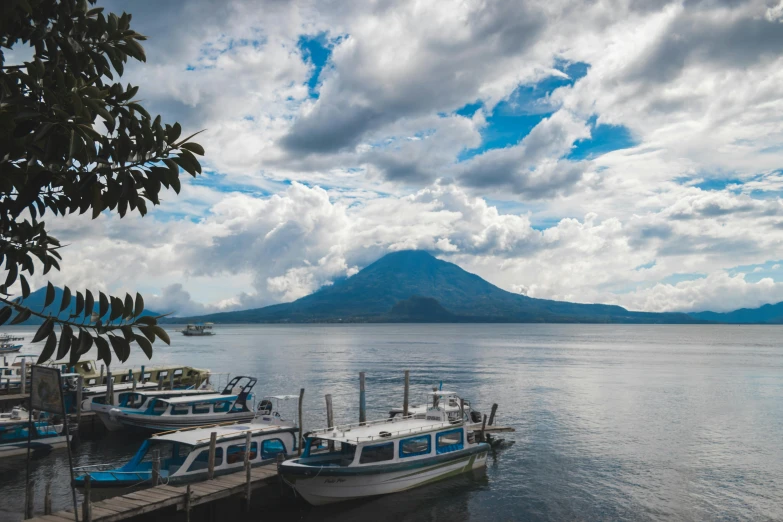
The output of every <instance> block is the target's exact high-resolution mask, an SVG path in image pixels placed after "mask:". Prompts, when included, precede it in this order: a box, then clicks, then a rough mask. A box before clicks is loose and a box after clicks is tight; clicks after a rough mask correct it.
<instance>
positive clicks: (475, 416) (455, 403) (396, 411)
mask: <svg viewBox="0 0 783 522" xmlns="http://www.w3.org/2000/svg"><path fill="white" fill-rule="evenodd" d="M427 396H428V398H429V400H428V402H427V403H426V404H417V405H412V406H409V407H408V415H410V416H412V417H414V418H424V417H425V416H426V414H427V410H428V409H429V408H430V407H432V405H433V402H434V401H433V399H434V398H436V399H437V403H438V407H439V408H441V409H442V410H443V411H445V412H446V415H447V416H448V418H449V420H450V421H452V422H462V421H465V422H474V423H475V422H481V413H480V412H478V411H476V410H474V409H473V408H472V407H471V404H470V401H469V400H467V399H460V397H459V396H458V395H457V393H456V392H452V391H442V390H436V391H431V392H428V393H427ZM460 401H462V404H463V405H464V418H462V419H461V418H460V417H461V416H462V415H461V410H462V409H461V407H460ZM402 414H403V409H402V407H399V408H392V409H391V410H389V417H390V418H394V417H396V416H398V415H399V416H400V417H401V416H402Z"/></svg>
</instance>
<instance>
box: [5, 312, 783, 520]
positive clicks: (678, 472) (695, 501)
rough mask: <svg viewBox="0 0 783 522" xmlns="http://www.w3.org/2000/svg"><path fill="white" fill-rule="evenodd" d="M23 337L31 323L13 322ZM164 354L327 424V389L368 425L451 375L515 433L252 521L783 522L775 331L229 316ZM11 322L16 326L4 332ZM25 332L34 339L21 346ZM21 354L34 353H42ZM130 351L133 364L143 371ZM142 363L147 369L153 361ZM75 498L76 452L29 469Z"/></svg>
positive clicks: (88, 447) (11, 480)
mask: <svg viewBox="0 0 783 522" xmlns="http://www.w3.org/2000/svg"><path fill="white" fill-rule="evenodd" d="M19 330H20V331H29V332H31V330H30V329H29V328H28V329H26V330H25V329H19ZM171 330H172V331H171V337H172V345H171V346H170V347H166V346H165V345H163V346H157V345H156V346H157V348H156V351H155V358H154V360H155V362H156V363H161V364H162V363H169V362H171V363H187V364H191V365H193V366H198V367H202V368H210V369H212V370H213V371H215V372H230V373H231V374H248V375H254V376H257V377H258V378H259V383H258V386H257V389H256V392H257V393H258V394H281V393H290V394H296V393H298V391H299V388H300V387H304V388H305V389H306V392H305V402H304V404H305V429H312V428H316V427H322V426H325V424H326V421H325V417H326V414H325V408H324V394H327V393H331V394H332V396H333V398H334V410H335V416H336V417H337V420H338V421H341V422H356V421H357V420H358V403H359V396H358V373H359V372H360V371H365V372H366V374H367V404H368V409H369V410H370V413H368V416H369V417H370V418H374V417H385V416H386V415H387V411H388V409H389V407H390V406H392V405H397V404H400V403H401V402H402V386H403V370H405V369H409V370H411V384H412V394H413V396H414V398H416V399H419V398H422V399H423V396H424V393H425V391H426V390H427V388H428V387H430V386H432V385H433V384H437V383H438V382H440V381H443V382H444V388H449V389H454V390H456V391H458V392H460V393H461V394H462V395H463V396H464V397H466V398H469V399H471V400H472V402H473V404H474V407H478V409H480V410H482V411H484V412H488V411H489V407H490V405H491V404H492V403H493V402H497V403H498V404H499V405H500V408H499V410H498V422H499V423H501V424H504V425H509V426H513V427H515V428H516V430H517V431H516V433H513V434H509V435H508V437H507V438H508V439H513V440H515V441H516V444H514V445H513V446H510V447H508V448H506V449H503V450H500V451H497V452H496V453H495V454H494V455H493V456H492V457H491V458H490V461H489V468H488V470H487V474H486V477H483V478H472V477H463V478H458V479H454V480H450V481H445V482H441V483H438V484H435V485H433V486H429V487H426V488H422V489H418V490H413V491H410V492H407V493H401V494H397V495H391V496H387V497H383V498H379V499H373V500H369V501H360V502H352V503H348V504H342V505H337V506H330V507H327V508H311V507H309V506H307V505H306V504H305V503H304V502H302V501H301V500H299V499H296V498H293V497H292V496H290V495H288V496H286V497H285V498H284V499H282V500H277V501H276V502H275V505H274V507H273V508H265V507H259V508H258V510H257V512H255V513H253V514H252V515H251V516H245V518H244V519H245V520H261V519H263V520H271V519H277V518H279V519H286V520H335V521H336V520H340V521H343V522H344V521H352V520H368V519H371V520H373V521H374V522H381V521H386V520H393V521H399V520H416V521H419V520H421V521H438V520H557V521H560V520H783V349H781V332H783V330H781V329H780V328H779V327H766V326H709V327H706V326H635V325H634V326H618V325H589V326H585V325H328V326H273V325H268V326H266V325H265V326H235V327H229V326H218V327H217V328H216V331H217V335H215V336H214V337H212V338H185V337H184V336H182V335H179V334H177V333H175V332H174V331H173V328H172V329H171ZM9 331H10V329H9ZM30 337H31V335H29V336H28V339H29V338H30ZM26 350H27V351H28V352H36V351H38V350H37V349H35V348H32V349H26ZM139 355H141V354H140V351H138V350H137V351H136V352H134V356H133V357H132V359H131V361H129V363H134V364H136V365H139V364H143V363H144V362H145V361H144V360H143V355H141V357H139ZM147 364H149V363H147ZM139 443H140V439H139V438H138V437H135V436H115V435H114V434H113V435H112V436H111V437H107V438H104V439H102V440H95V441H84V442H82V443H81V444H80V445H79V446H78V448H77V449H76V450H75V461H76V463H75V464H76V465H85V464H91V463H101V462H117V463H121V462H124V461H125V460H127V459H128V458H129V457H130V456H131V455H132V454H133V453H134V452H135V451H136V449H137V447H138V445H139ZM6 460H7V462H0V520H21V515H20V512H21V511H22V503H23V496H24V493H23V485H22V483H23V481H24V461H23V460H21V461H20V460H13V461H12V460H11V459H6ZM33 477H34V478H35V479H37V483H38V484H39V487H38V491H37V494H36V499H37V500H36V501H37V503H38V504H39V507H40V504H41V502H42V499H43V484H44V482H45V481H46V480H48V479H51V480H52V481H53V487H54V489H55V492H54V503H55V504H56V506H55V507H56V508H64V507H67V506H68V504H69V501H70V497H69V490H68V488H67V484H68V468H67V456H66V452H65V451H64V450H62V451H56V452H54V453H52V454H51V455H49V456H48V457H46V458H43V459H41V460H39V461H37V462H35V464H34V471H33Z"/></svg>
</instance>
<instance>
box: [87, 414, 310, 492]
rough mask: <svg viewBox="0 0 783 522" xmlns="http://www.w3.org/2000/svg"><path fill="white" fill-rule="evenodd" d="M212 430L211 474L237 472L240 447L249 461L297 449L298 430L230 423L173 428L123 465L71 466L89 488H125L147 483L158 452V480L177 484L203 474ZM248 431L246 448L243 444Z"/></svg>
mask: <svg viewBox="0 0 783 522" xmlns="http://www.w3.org/2000/svg"><path fill="white" fill-rule="evenodd" d="M212 432H215V433H216V434H217V438H216V444H215V476H220V475H224V474H227V473H234V472H237V471H240V470H241V469H242V468H243V466H244V462H245V452H247V451H248V450H249V451H250V454H249V455H248V459H249V461H250V465H251V466H261V465H263V464H269V463H271V462H274V461H275V460H276V458H277V455H278V454H280V453H282V454H284V455H286V456H288V455H292V454H293V453H294V452H295V451H296V438H297V433H298V432H299V429H298V428H296V427H290V426H276V425H270V424H256V423H245V424H240V423H235V424H221V425H216V426H202V427H200V428H194V429H186V430H180V431H172V432H167V433H159V434H157V435H153V436H152V437H150V438H149V439H148V440H146V441H145V442H144V443H143V444H142V445H141V448H140V449H139V451H138V452H137V453H136V455H135V456H134V457H133V458H132V459H131V460H130V461H129V462H128V463H127V464H125V465H124V466H121V467H119V468H112V467H111V466H107V465H97V466H84V467H80V468H74V472H76V479H75V480H76V485H77V486H83V485H84V481H85V478H86V477H87V475H89V476H90V486H91V487H92V488H127V487H132V486H151V485H153V484H152V461H153V455H154V452H155V451H156V450H157V451H159V453H158V454H159V455H160V480H161V482H165V483H166V484H182V483H187V482H193V481H197V480H204V479H206V478H207V475H208V466H209V442H210V436H211V434H212ZM248 433H250V437H251V439H250V440H251V442H250V448H249V449H248V448H247V446H246V443H247V439H246V437H247V434H248Z"/></svg>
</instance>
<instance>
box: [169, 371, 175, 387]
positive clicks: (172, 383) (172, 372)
mask: <svg viewBox="0 0 783 522" xmlns="http://www.w3.org/2000/svg"><path fill="white" fill-rule="evenodd" d="M173 389H174V370H171V373H170V374H169V390H173Z"/></svg>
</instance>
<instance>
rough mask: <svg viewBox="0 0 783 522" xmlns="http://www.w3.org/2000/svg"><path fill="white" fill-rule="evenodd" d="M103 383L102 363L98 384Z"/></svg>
mask: <svg viewBox="0 0 783 522" xmlns="http://www.w3.org/2000/svg"><path fill="white" fill-rule="evenodd" d="M101 384H103V365H102V364H101V375H100V377H98V385H99V386H100V385H101Z"/></svg>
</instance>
